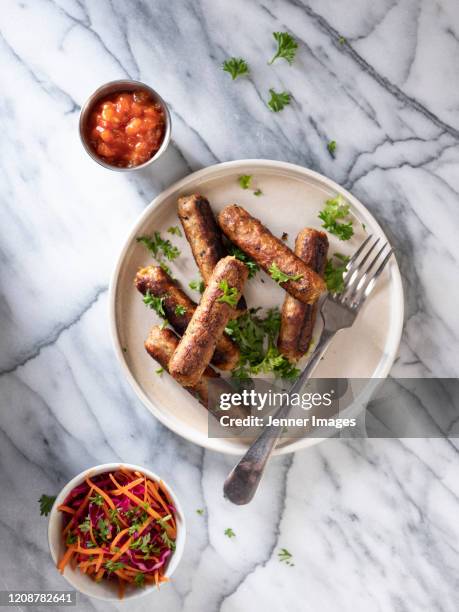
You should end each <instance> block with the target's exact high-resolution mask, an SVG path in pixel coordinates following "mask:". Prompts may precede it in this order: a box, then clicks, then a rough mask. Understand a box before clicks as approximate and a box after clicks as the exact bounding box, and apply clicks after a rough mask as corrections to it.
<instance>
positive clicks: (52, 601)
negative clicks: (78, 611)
mask: <svg viewBox="0 0 459 612" xmlns="http://www.w3.org/2000/svg"><path fill="white" fill-rule="evenodd" d="M17 605H21V606H36V605H40V606H58V605H59V606H74V605H76V591H0V606H5V607H6V606H17Z"/></svg>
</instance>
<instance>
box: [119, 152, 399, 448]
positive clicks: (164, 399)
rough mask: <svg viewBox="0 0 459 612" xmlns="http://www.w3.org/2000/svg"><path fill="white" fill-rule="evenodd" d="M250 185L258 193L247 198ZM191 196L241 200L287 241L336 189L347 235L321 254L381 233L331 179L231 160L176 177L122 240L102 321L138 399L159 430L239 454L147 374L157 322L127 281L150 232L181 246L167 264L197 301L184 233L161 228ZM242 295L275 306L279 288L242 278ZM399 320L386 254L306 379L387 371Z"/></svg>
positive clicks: (169, 386)
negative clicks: (245, 184) (348, 223)
mask: <svg viewBox="0 0 459 612" xmlns="http://www.w3.org/2000/svg"><path fill="white" fill-rule="evenodd" d="M242 174H251V175H253V181H252V183H253V189H247V190H243V189H242V188H241V187H240V185H239V183H238V177H239V176H240V175H242ZM257 188H260V189H261V190H262V192H263V195H261V196H259V197H257V196H255V195H254V194H253V190H254V189H257ZM194 192H199V193H202V194H203V195H204V196H206V197H207V198H208V199H209V201H210V203H211V206H212V208H213V210H214V211H215V212H216V213H218V212H219V211H220V210H221V209H222V208H223V207H224V206H225V205H226V204H230V203H237V204H240V205H241V206H243V207H244V208H246V209H247V210H248V211H249V212H250V213H251V214H252V215H254V216H255V217H257V218H259V219H260V220H261V221H262V222H263V223H264V224H265V225H266V226H267V227H268V228H269V229H270V230H271V231H272V232H273V234H275V235H277V236H281V235H282V233H283V232H287V233H288V241H287V243H288V244H289V246H290V247H293V244H294V240H295V237H296V235H297V233H298V232H299V230H300V229H302V228H303V227H308V226H309V227H316V228H320V224H321V221H320V220H319V219H318V217H317V215H318V213H319V211H320V210H321V209H322V208H323V206H324V202H325V200H326V199H328V198H330V197H334V196H336V194H337V193H340V194H341V195H342V196H343V197H344V198H346V200H347V201H348V202H349V203H350V205H351V211H352V214H353V216H354V230H355V234H354V236H353V238H352V239H351V240H349V241H347V242H340V241H339V240H338V239H337V238H336V237H334V236H331V235H329V240H330V253H335V252H340V253H344V254H346V255H349V254H351V253H352V252H354V251H355V250H356V249H357V248H358V246H359V245H360V243H361V242H362V241H363V240H364V239H365V237H366V236H367V233H368V232H371V233H373V234H375V235H376V236H380V237H381V238H382V239H383V240H387V239H386V237H385V235H384V233H383V231H382V230H381V228H380V227H379V225H378V223H377V222H376V220H375V219H374V218H373V216H372V215H371V214H370V213H369V211H368V210H367V209H366V208H365V207H364V206H363V204H361V203H360V202H359V201H358V200H356V198H355V197H353V196H352V195H351V194H350V193H348V192H347V191H345V190H344V189H342V188H341V187H340V186H339V185H337V184H336V183H334V182H333V181H331V180H329V179H327V178H325V177H324V176H322V175H320V174H318V173H316V172H312V171H311V170H307V169H306V168H302V167H300V166H296V165H293V164H288V163H285V162H279V161H270V160H240V161H233V162H226V163H222V164H217V165H215V166H210V167H209V168H205V169H204V170H200V171H198V172H194V173H193V174H191V175H190V176H188V177H186V178H184V179H183V180H181V181H179V182H177V183H175V184H174V185H172V187H170V188H169V189H167V190H166V191H164V192H163V193H161V194H160V195H159V196H158V197H157V198H155V199H154V200H153V202H152V203H151V204H150V205H149V206H148V207H147V208H146V209H145V211H144V212H143V214H142V215H141V217H140V218H139V220H138V221H137V223H136V224H135V226H134V228H133V229H132V231H131V232H130V234H129V236H128V238H127V240H126V243H125V245H124V247H123V250H122V251H121V254H120V257H119V259H118V262H117V264H116V266H115V270H114V273H113V277H112V282H111V288H110V318H111V330H112V335H113V341H114V345H115V351H116V354H117V356H118V359H119V360H120V363H121V366H122V369H123V371H124V372H125V374H126V376H127V378H128V380H129V381H130V383H131V384H132V386H133V388H134V390H135V392H136V393H137V395H138V396H139V398H140V399H141V400H142V402H143V403H144V404H145V406H146V407H147V408H148V409H149V410H150V411H151V412H152V413H153V414H154V415H155V416H156V417H157V418H158V419H159V420H160V421H161V422H162V423H163V424H164V425H166V427H169V428H170V429H171V430H172V431H174V432H175V433H177V434H179V435H180V436H183V437H184V438H186V439H188V440H191V441H192V442H195V443H196V444H199V445H201V446H203V447H206V448H209V449H212V450H215V451H220V452H224V453H231V454H241V453H243V452H244V451H245V449H246V444H247V441H246V440H245V441H244V440H232V439H215V438H209V437H208V435H207V419H208V416H207V412H206V410H205V409H204V408H203V407H202V406H201V405H200V404H199V403H198V402H197V401H196V400H195V399H194V398H193V397H192V396H191V395H190V394H189V393H187V392H186V391H185V390H184V389H182V388H181V387H180V385H178V384H177V383H176V382H175V381H174V380H173V379H172V378H171V377H170V376H169V375H168V374H166V373H164V374H162V375H161V376H159V375H157V374H156V373H155V370H156V369H157V368H158V365H157V364H156V362H155V361H153V360H152V359H151V357H150V356H149V355H148V354H147V352H146V351H145V349H144V346H143V344H144V340H145V338H146V337H147V334H148V331H149V329H150V327H151V326H152V325H154V324H156V323H158V322H159V319H158V318H157V317H156V315H155V313H153V312H152V311H151V310H149V309H147V308H146V307H145V305H144V304H143V302H142V298H141V296H140V294H139V293H138V292H137V291H136V289H135V287H134V284H133V280H134V277H135V274H136V272H137V270H138V269H139V268H140V267H142V266H145V265H148V264H150V263H152V258H151V256H150V254H149V253H148V251H147V250H146V249H145V247H144V246H143V245H141V244H138V243H137V242H136V238H137V237H138V236H141V235H145V234H147V235H150V234H152V233H153V232H154V231H155V230H157V231H159V232H161V233H162V234H163V236H164V237H166V236H167V237H168V238H170V239H171V240H172V242H173V243H174V244H176V245H177V246H178V247H179V248H180V249H181V251H182V254H181V256H180V257H179V258H178V259H177V260H175V262H172V263H171V264H170V267H171V269H172V271H173V274H174V276H175V277H176V278H177V279H178V280H179V282H180V283H181V284H182V286H183V287H184V288H185V289H186V291H187V292H188V293H189V294H190V296H191V297H192V298H193V299H195V301H198V300H199V294H198V293H196V292H193V291H191V290H190V289H188V283H189V282H190V281H191V280H193V279H198V278H199V273H198V270H197V267H196V264H195V262H194V260H193V257H192V254H191V250H190V247H189V245H188V243H187V241H186V239H185V238H184V237H183V238H178V237H177V236H171V235H170V234H167V228H169V227H170V226H171V225H179V226H180V223H179V221H178V218H177V212H176V204H177V198H178V197H180V196H181V195H184V194H191V193H194ZM168 263H169V262H168ZM261 279H263V281H264V283H263V282H261ZM244 295H245V297H246V298H247V301H248V304H249V306H262V307H274V306H278V307H280V306H281V305H282V302H283V298H284V291H283V290H282V289H281V288H280V287H278V286H277V285H276V284H275V283H274V282H272V280H271V279H270V278H269V276H267V275H266V274H264V273H258V274H257V276H256V277H255V279H252V280H250V281H249V282H248V285H247V286H246V288H245V289H244ZM402 324H403V289H402V283H401V278H400V272H399V269H398V266H397V263H396V261H395V258H394V257H393V258H392V259H391V262H390V265H389V266H388V267H387V268H386V270H385V271H384V274H383V275H382V277H381V278H380V280H379V281H378V284H377V287H376V288H375V289H374V291H373V293H372V295H371V297H370V298H369V299H368V301H367V303H366V304H365V307H364V309H363V310H362V312H361V313H360V315H359V317H358V319H357V320H356V322H355V324H354V325H353V327H352V328H350V329H348V330H345V331H343V332H341V333H340V334H339V335H338V336H337V337H336V338H335V340H334V342H333V345H332V346H331V347H330V349H329V350H328V352H327V353H326V356H325V358H324V359H323V361H321V363H320V365H319V366H318V368H317V370H316V371H315V374H314V376H316V377H323V378H334V377H336V378H341V377H349V378H371V377H374V378H384V377H386V376H387V374H388V372H389V370H390V368H391V366H392V363H393V361H394V358H395V356H396V353H397V349H398V345H399V342H400V336H401V332H402ZM318 441H319V439H310V438H308V439H300V440H299V439H295V440H292V441H287V442H285V441H284V443H283V445H282V446H281V447H279V448H278V449H277V450H276V452H277V453H278V454H283V453H288V452H292V451H296V450H299V449H300V448H304V447H306V446H310V445H312V444H315V443H316V442H318Z"/></svg>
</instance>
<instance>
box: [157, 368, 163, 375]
mask: <svg viewBox="0 0 459 612" xmlns="http://www.w3.org/2000/svg"><path fill="white" fill-rule="evenodd" d="M163 372H164V368H158V369H157V370H155V373H156V374H158V376H161V374H162V373H163Z"/></svg>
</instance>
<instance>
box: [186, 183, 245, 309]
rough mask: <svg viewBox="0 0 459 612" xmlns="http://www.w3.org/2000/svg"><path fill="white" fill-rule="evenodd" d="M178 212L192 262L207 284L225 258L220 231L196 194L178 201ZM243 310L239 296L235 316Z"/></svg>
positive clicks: (207, 206)
mask: <svg viewBox="0 0 459 612" xmlns="http://www.w3.org/2000/svg"><path fill="white" fill-rule="evenodd" d="M177 209H178V216H179V219H180V221H181V223H182V227H183V230H184V232H185V236H186V238H187V240H188V242H189V243H190V247H191V252H192V253H193V257H194V260H195V261H196V264H197V266H198V268H199V271H200V273H201V276H202V278H203V279H204V282H205V284H206V285H207V283H208V282H209V279H210V277H211V276H212V272H213V271H214V268H215V266H216V265H217V263H218V262H219V261H220V259H222V258H223V257H225V256H226V255H227V252H226V249H225V247H224V245H223V236H222V232H221V229H220V228H219V227H218V224H217V221H216V220H215V217H214V213H213V212H212V209H211V207H210V204H209V201H208V200H207V199H206V198H204V197H203V196H201V195H199V194H197V193H195V194H193V195H190V196H183V197H181V198H179V200H178V207H177ZM246 310H247V303H246V301H245V298H244V297H243V296H242V297H241V299H240V300H239V303H238V305H237V310H235V311H234V314H235V315H237V316H239V315H241V314H243V313H244V312H245V311H246Z"/></svg>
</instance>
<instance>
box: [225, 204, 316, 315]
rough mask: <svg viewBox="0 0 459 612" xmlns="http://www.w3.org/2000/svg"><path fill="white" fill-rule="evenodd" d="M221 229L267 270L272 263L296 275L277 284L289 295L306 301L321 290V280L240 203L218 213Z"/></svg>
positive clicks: (312, 300)
mask: <svg viewBox="0 0 459 612" xmlns="http://www.w3.org/2000/svg"><path fill="white" fill-rule="evenodd" d="M218 222H219V224H220V227H221V228H222V230H223V232H224V233H225V234H226V235H227V236H228V238H229V239H230V240H231V242H234V244H236V245H237V246H238V247H239V248H240V249H242V250H243V251H244V252H245V253H247V255H249V256H250V257H251V258H252V259H254V260H255V261H256V262H257V264H258V265H259V266H260V267H261V268H263V269H264V270H265V271H266V272H268V273H269V268H270V267H271V265H272V264H276V265H277V267H278V268H279V270H281V271H282V272H283V273H284V274H287V275H288V276H297V275H299V276H300V278H299V279H298V280H297V281H293V280H289V281H287V282H284V283H281V286H282V287H283V288H284V289H285V290H286V291H288V293H290V294H291V295H293V297H296V298H297V299H298V300H300V301H301V302H303V303H305V304H308V303H310V302H314V301H315V300H316V299H317V298H318V297H319V296H320V294H321V293H322V292H323V291H325V283H324V280H323V279H322V278H321V277H320V276H319V275H318V274H317V273H316V272H314V271H313V270H311V268H309V267H308V266H307V265H306V264H305V263H304V262H303V261H302V260H301V259H300V258H299V257H297V255H295V253H294V252H293V251H292V250H291V249H289V248H288V246H287V245H286V244H284V243H283V242H282V240H279V238H276V237H275V236H273V235H272V234H271V232H270V231H269V230H268V229H267V228H266V227H265V226H264V225H263V224H262V223H261V222H260V221H259V220H258V219H255V218H254V217H252V216H251V215H249V213H248V212H247V211H246V210H244V209H243V208H242V207H241V206H238V205H237V204H230V205H229V206H226V207H225V208H224V209H223V210H222V211H221V213H220V214H219V216H218Z"/></svg>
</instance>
